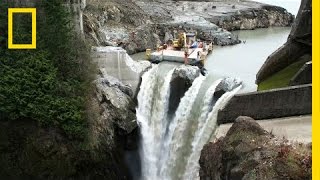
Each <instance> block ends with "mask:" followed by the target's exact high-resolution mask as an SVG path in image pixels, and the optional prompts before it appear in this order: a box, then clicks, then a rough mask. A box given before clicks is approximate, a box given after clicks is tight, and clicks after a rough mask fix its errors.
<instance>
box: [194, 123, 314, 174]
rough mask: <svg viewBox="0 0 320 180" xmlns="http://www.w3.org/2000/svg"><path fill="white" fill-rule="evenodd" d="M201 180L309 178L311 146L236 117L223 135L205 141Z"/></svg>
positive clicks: (201, 158)
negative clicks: (290, 139) (295, 141)
mask: <svg viewBox="0 0 320 180" xmlns="http://www.w3.org/2000/svg"><path fill="white" fill-rule="evenodd" d="M199 163H200V166H201V169H200V172H199V175H200V179H203V180H220V179H232V180H240V179H243V180H256V179H259V180H270V179H296V180H305V179H311V146H310V145H304V144H302V143H290V142H288V141H287V140H285V139H278V138H277V137H274V136H273V135H272V133H269V132H267V131H265V130H264V129H262V128H261V127H260V125H259V124H258V123H256V122H255V121H254V120H253V119H252V118H249V117H239V118H238V119H237V120H236V121H235V123H234V124H233V126H232V127H231V128H230V130H229V131H228V133H227V135H226V136H225V137H223V138H220V139H218V140H216V141H215V142H214V143H213V142H210V143H208V144H206V145H205V146H204V148H203V150H202V152H201V157H200V161H199Z"/></svg>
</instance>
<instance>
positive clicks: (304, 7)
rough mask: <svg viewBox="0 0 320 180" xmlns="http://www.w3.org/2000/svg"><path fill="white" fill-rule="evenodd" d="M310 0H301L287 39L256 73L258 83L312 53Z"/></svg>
mask: <svg viewBox="0 0 320 180" xmlns="http://www.w3.org/2000/svg"><path fill="white" fill-rule="evenodd" d="M311 4H312V1H311V0H302V1H301V5H300V9H299V13H298V15H297V18H296V20H295V22H294V24H293V27H292V30H291V32H290V35H289V37H288V41H287V42H286V43H285V44H284V45H283V46H282V47H280V48H279V49H278V50H277V51H275V52H274V53H273V54H271V55H270V56H269V57H268V59H267V60H266V61H265V63H264V64H263V66H262V67H261V69H260V70H259V72H258V74H257V79H256V83H260V82H262V81H263V80H265V79H266V78H268V77H270V76H271V75H273V74H274V73H276V72H278V71H280V70H282V69H284V68H285V67H287V66H289V65H290V64H292V63H294V62H297V61H299V60H300V58H301V57H302V56H305V55H309V56H311V54H312V11H311Z"/></svg>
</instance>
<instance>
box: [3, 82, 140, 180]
mask: <svg viewBox="0 0 320 180" xmlns="http://www.w3.org/2000/svg"><path fill="white" fill-rule="evenodd" d="M94 86H95V90H96V91H95V92H94V93H92V99H91V103H90V114H88V116H89V118H88V119H89V122H88V134H87V136H86V137H87V139H86V140H84V141H82V140H81V141H80V140H77V139H70V138H69V137H67V136H66V135H65V134H64V132H63V131H61V130H60V129H58V128H55V127H39V125H38V124H37V123H36V122H34V121H33V120H28V119H19V120H16V121H10V122H7V121H1V122H0V139H1V143H0V165H1V169H0V179H24V178H26V177H28V178H29V179H83V178H85V179H110V180H112V179H121V180H122V179H123V180H124V179H129V178H130V174H129V172H128V168H127V166H126V164H125V159H124V157H125V156H124V153H125V150H136V149H137V144H138V139H137V138H136V137H138V132H137V131H138V129H137V123H136V121H135V118H136V116H135V104H134V103H133V101H132V99H131V97H130V96H129V95H130V94H131V92H132V90H130V89H129V88H128V87H127V86H125V85H123V84H122V83H121V82H119V81H117V80H116V79H114V78H112V77H109V76H100V77H99V79H97V80H96V81H95V82H94Z"/></svg>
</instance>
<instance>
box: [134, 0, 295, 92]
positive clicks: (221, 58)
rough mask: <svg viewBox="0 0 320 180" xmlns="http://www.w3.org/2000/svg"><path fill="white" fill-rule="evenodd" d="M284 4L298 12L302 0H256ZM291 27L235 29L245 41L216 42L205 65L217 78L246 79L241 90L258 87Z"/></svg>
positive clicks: (253, 89) (141, 55)
mask: <svg viewBox="0 0 320 180" xmlns="http://www.w3.org/2000/svg"><path fill="white" fill-rule="evenodd" d="M257 1H258V2H262V3H268V4H272V5H277V6H281V7H284V8H285V9H287V10H288V11H289V12H290V13H292V14H294V15H296V14H297V12H298V10H299V6H300V1H299V0H257ZM290 30H291V28H290V27H271V28H265V29H256V30H242V31H233V33H234V34H237V35H238V36H239V38H240V39H241V40H242V41H245V43H241V44H238V45H234V46H224V47H220V46H215V48H214V51H213V53H212V54H211V55H210V56H209V57H208V59H207V62H206V66H205V67H206V69H207V70H208V72H209V73H210V75H211V76H214V77H215V78H216V79H218V78H221V77H228V76H229V77H238V78H240V79H241V80H242V81H243V89H242V90H241V91H239V92H240V93H242V92H252V91H256V90H257V85H256V84H255V79H256V74H257V72H258V71H259V69H260V67H261V66H262V65H263V63H264V62H265V60H266V59H267V57H268V56H269V55H270V54H271V53H272V52H274V51H275V50H277V49H278V48H279V47H281V46H282V45H283V44H284V43H285V42H286V41H287V38H288V35H289V33H290ZM144 54H145V53H138V54H136V55H133V56H132V57H133V59H136V60H137V59H144Z"/></svg>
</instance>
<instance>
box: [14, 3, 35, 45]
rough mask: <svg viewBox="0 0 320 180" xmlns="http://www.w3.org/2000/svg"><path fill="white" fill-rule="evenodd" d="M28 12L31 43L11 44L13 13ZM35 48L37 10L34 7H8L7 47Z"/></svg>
mask: <svg viewBox="0 0 320 180" xmlns="http://www.w3.org/2000/svg"><path fill="white" fill-rule="evenodd" d="M14 13H17V14H18V13H19V14H26V13H30V14H31V16H32V42H31V44H13V38H14V37H13V21H14V19H13V14H14ZM36 48H37V10H36V8H9V9H8V49H36Z"/></svg>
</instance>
